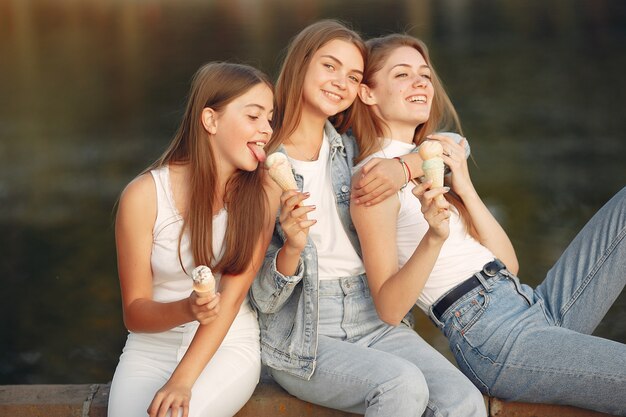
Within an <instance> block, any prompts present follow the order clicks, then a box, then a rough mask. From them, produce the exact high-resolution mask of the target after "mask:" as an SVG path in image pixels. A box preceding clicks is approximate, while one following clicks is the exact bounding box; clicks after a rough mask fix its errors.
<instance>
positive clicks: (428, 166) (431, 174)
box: [422, 158, 445, 201]
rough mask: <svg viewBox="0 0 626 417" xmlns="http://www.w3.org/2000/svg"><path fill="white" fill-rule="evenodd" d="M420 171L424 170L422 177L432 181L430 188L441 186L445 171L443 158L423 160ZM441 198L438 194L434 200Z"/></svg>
mask: <svg viewBox="0 0 626 417" xmlns="http://www.w3.org/2000/svg"><path fill="white" fill-rule="evenodd" d="M422 171H424V178H426V180H430V181H432V185H431V187H432V188H439V187H443V175H444V171H445V166H444V163H443V159H441V158H431V159H427V160H425V161H424V163H423V164H422ZM443 198H444V197H443V196H442V195H439V196H437V197H436V200H438V201H439V200H441V199H443Z"/></svg>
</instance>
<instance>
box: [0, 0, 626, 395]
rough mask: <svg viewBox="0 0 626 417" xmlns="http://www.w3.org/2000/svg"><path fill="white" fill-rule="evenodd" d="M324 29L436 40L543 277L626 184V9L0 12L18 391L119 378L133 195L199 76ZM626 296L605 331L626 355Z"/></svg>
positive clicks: (490, 197) (305, 7)
mask: <svg viewBox="0 0 626 417" xmlns="http://www.w3.org/2000/svg"><path fill="white" fill-rule="evenodd" d="M322 17H335V18H340V19H344V20H347V21H350V22H352V23H353V25H354V27H355V28H356V29H358V30H360V31H361V32H362V33H363V34H365V35H366V36H371V35H379V34H386V33H390V32H394V31H404V30H406V31H409V32H410V33H411V34H414V35H416V36H419V37H421V38H422V39H424V40H425V41H426V42H427V43H428V44H429V46H430V48H431V52H432V55H433V59H434V62H435V64H436V67H437V69H438V70H439V72H440V74H441V76H442V77H443V79H444V80H445V82H446V86H447V88H448V91H449V93H450V95H451V96H452V98H453V100H454V101H455V103H456V104H457V107H458V110H459V112H460V115H461V118H462V120H463V122H464V128H465V134H466V135H467V136H468V137H469V138H470V141H471V144H472V147H473V155H474V158H475V162H476V164H477V166H475V167H473V168H472V173H473V177H474V180H475V183H476V185H477V188H478V189H479V191H480V192H481V193H482V195H483V196H484V197H485V200H486V201H487V202H488V203H489V206H490V208H491V209H492V210H494V212H495V213H496V214H497V216H498V218H499V219H500V220H501V221H502V223H503V225H504V227H505V228H506V230H507V231H508V232H509V234H510V236H511V238H512V240H513V242H514V244H515V245H516V248H517V250H518V255H519V258H520V262H521V265H522V269H521V272H520V275H521V276H522V278H523V280H524V281H525V282H528V283H530V284H537V283H538V282H540V281H541V279H542V277H543V276H544V275H545V272H546V271H547V270H548V269H549V267H550V266H551V264H552V263H553V262H554V261H555V260H556V258H557V257H558V256H559V254H560V253H561V251H562V250H563V249H564V247H565V246H566V245H567V243H568V242H569V241H570V240H571V239H572V238H573V236H574V235H575V233H576V232H577V230H578V229H579V228H580V227H581V226H582V225H583V224H584V223H585V222H586V221H587V219H588V218H589V217H590V216H591V215H592V214H593V213H594V211H595V210H597V209H598V208H599V207H600V206H601V205H602V204H603V203H604V202H605V201H606V200H607V199H608V198H609V197H610V196H611V195H613V194H614V193H615V192H617V191H618V190H619V189H620V188H621V187H622V186H623V185H625V184H626V181H625V180H626V163H625V162H624V155H626V141H624V132H625V131H626V114H625V111H624V103H625V102H626V78H625V77H624V68H626V3H625V2H623V1H619V0H614V1H608V0H588V1H581V0H579V1H568V0H532V1H528V0H509V1H507V2H495V1H494V2H489V1H486V0H445V1H444V0H430V1H418V0H405V1H399V0H398V1H373V0H343V1H337V0H334V1H332V0H327V1H308V2H302V4H299V2H289V1H286V0H258V1H255V0H240V1H232V0H213V1H210V0H209V1H184V2H178V1H175V0H167V1H166V0H160V1H159V0H141V1H140V0H135V1H108V0H82V1H79V0H55V1H53V0H0V139H1V140H0V232H1V233H0V248H1V252H0V254H1V255H0V277H1V278H0V279H1V280H2V281H1V282H2V290H1V292H0V315H1V317H2V319H1V321H0V338H1V340H0V346H1V349H2V350H1V354H0V383H2V384H7V383H61V382H63V383H86V382H102V381H108V380H110V378H111V376H112V373H113V369H114V367H115V364H116V362H117V357H118V355H119V353H120V350H121V347H122V344H123V341H124V338H125V330H124V327H123V324H122V319H121V307H120V296H119V287H118V280H117V275H116V264H115V248H114V237H113V228H112V221H113V217H112V208H113V205H114V203H115V200H116V198H117V196H118V193H119V191H120V190H121V189H122V188H123V186H124V185H125V184H126V183H127V182H128V181H130V180H131V179H132V178H133V176H134V175H135V174H136V173H138V172H139V171H140V170H141V169H142V168H144V167H145V166H146V165H147V164H148V163H150V162H151V161H152V160H154V159H155V158H156V157H157V156H158V155H159V154H160V153H161V151H162V150H163V149H164V147H165V145H166V144H167V143H168V141H169V139H170V137H171V136H172V134H173V132H174V130H175V128H176V125H177V122H178V119H179V117H180V115H181V113H182V107H183V103H184V100H185V95H186V92H187V88H188V82H189V78H190V77H191V75H192V74H193V72H194V71H195V70H196V69H197V67H199V66H200V65H201V64H202V63H204V62H206V61H209V60H235V61H242V62H246V63H250V64H253V65H256V66H258V67H259V68H261V69H263V70H265V71H266V72H268V73H269V74H271V75H272V76H275V75H276V72H277V68H278V66H279V63H280V57H281V56H282V54H283V52H284V47H285V45H286V43H287V41H288V40H289V39H290V38H291V37H292V36H293V35H294V34H295V33H297V31H299V30H300V29H301V28H302V27H304V26H305V25H307V24H308V23H310V22H312V21H314V20H316V19H318V18H322ZM625 298H626V297H624V295H621V296H620V297H619V298H618V301H617V302H616V304H615V305H614V306H613V308H612V309H611V310H610V311H609V313H608V315H607V317H606V319H605V320H604V321H603V322H602V323H601V325H600V327H599V328H598V330H597V334H598V335H601V336H603V337H608V338H611V339H614V340H617V341H621V342H626V327H625V326H624V323H625V322H626V300H625ZM418 316H421V315H420V314H418ZM419 330H420V332H421V333H423V334H424V335H425V337H426V338H428V339H429V340H430V341H431V342H432V343H434V344H435V345H436V346H437V347H438V348H440V349H441V350H443V351H445V349H446V347H445V343H444V341H443V338H442V337H441V336H440V335H438V333H437V332H436V331H435V330H434V328H433V326H432V325H431V324H430V323H429V322H428V321H427V320H424V319H423V318H420V319H419Z"/></svg>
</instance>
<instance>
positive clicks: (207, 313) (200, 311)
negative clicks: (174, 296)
mask: <svg viewBox="0 0 626 417" xmlns="http://www.w3.org/2000/svg"><path fill="white" fill-rule="evenodd" d="M220 299H221V295H220V293H215V294H211V293H201V294H199V293H197V292H195V291H192V292H191V294H190V295H189V298H188V301H189V308H190V309H191V314H192V316H193V318H194V319H195V320H197V321H198V322H199V323H200V324H209V323H211V322H212V321H213V320H215V319H216V318H217V316H218V314H219V312H220Z"/></svg>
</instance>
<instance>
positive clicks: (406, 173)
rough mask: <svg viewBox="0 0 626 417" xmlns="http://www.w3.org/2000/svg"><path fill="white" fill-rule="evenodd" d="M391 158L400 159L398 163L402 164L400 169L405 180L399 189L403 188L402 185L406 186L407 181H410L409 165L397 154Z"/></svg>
mask: <svg viewBox="0 0 626 417" xmlns="http://www.w3.org/2000/svg"><path fill="white" fill-rule="evenodd" d="M393 159H397V160H398V161H400V165H402V171H403V172H404V178H405V180H406V181H405V182H404V185H403V186H402V187H400V189H401V190H403V189H404V187H406V186H407V184H408V183H409V181H411V170H410V169H409V166H408V165H407V163H406V162H405V161H404V159H402V158H400V157H399V156H394V157H393Z"/></svg>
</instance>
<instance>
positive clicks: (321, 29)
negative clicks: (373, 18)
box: [266, 20, 367, 153]
mask: <svg viewBox="0 0 626 417" xmlns="http://www.w3.org/2000/svg"><path fill="white" fill-rule="evenodd" d="M335 39H341V40H345V41H346V42H350V43H352V44H353V45H354V46H356V47H357V48H358V49H359V51H360V52H361V55H362V56H363V61H364V62H365V60H366V57H367V52H366V47H365V43H364V42H363V39H361V36H360V35H359V34H358V33H356V32H355V31H353V30H351V29H349V28H348V27H346V26H345V25H344V24H343V23H341V22H339V21H336V20H320V21H318V22H315V23H313V24H311V25H309V26H307V27H306V28H304V29H303V30H302V31H301V32H300V33H299V34H298V35H297V36H296V37H295V38H294V39H293V40H292V41H291V42H290V44H289V47H288V50H287V55H286V57H285V60H284V61H283V64H282V67H281V69H280V74H279V75H278V81H277V82H276V92H275V96H274V97H275V99H274V100H275V106H274V117H273V120H272V122H273V123H272V128H273V129H274V134H273V135H272V139H271V140H270V141H269V143H268V145H267V147H266V150H267V151H268V153H269V152H273V151H274V150H275V149H276V148H277V147H278V146H279V145H280V144H281V143H283V141H284V140H285V139H286V138H288V137H289V136H291V135H292V134H293V133H294V132H295V130H296V129H297V128H298V125H299V124H300V120H301V117H302V90H303V86H304V78H305V77H306V73H307V69H308V68H309V64H310V62H311V59H312V58H313V55H314V54H315V52H317V50H318V49H320V48H321V47H322V46H324V45H325V44H327V43H328V42H330V41H332V40H335ZM332 121H333V123H334V124H335V125H336V126H338V130H339V131H340V133H343V131H345V129H347V127H348V126H349V124H350V121H351V107H350V108H348V109H347V110H344V111H343V112H341V113H339V114H337V115H335V116H334V117H333V118H332Z"/></svg>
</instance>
